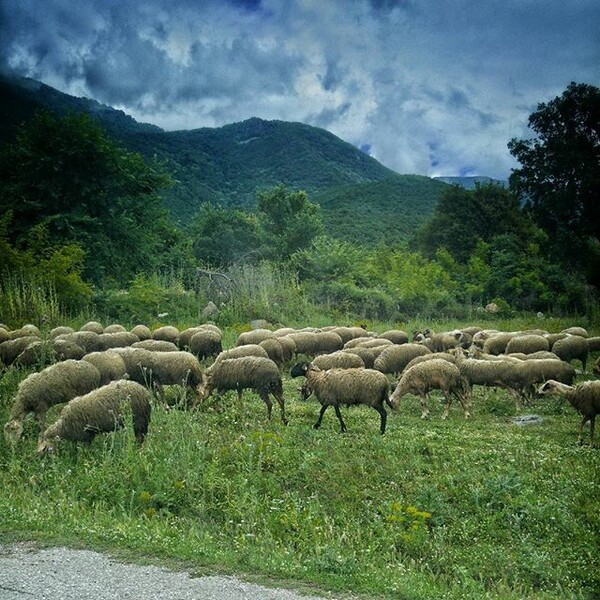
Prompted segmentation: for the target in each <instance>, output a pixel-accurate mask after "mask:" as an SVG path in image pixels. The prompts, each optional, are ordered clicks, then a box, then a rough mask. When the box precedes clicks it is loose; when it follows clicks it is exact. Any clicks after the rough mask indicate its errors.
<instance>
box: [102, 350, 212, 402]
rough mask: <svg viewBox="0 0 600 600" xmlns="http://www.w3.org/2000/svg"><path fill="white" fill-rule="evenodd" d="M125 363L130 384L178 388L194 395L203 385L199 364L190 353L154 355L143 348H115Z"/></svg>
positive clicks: (179, 352) (157, 353) (159, 353)
mask: <svg viewBox="0 0 600 600" xmlns="http://www.w3.org/2000/svg"><path fill="white" fill-rule="evenodd" d="M113 352H118V353H119V354H120V355H121V356H122V357H123V360H124V361H125V367H126V369H127V375H128V376H129V379H131V380H132V381H136V382H137V383H141V384H143V385H147V386H153V387H156V388H157V389H158V390H159V391H160V390H161V388H162V386H163V385H180V386H183V387H188V388H191V389H192V390H194V393H195V392H196V388H197V386H198V385H200V383H201V382H202V369H201V368H200V362H199V361H198V359H197V358H196V357H195V356H194V355H193V354H191V353H190V352H183V351H177V352H153V351H151V350H145V349H143V348H131V347H128V348H115V349H114V350H113Z"/></svg>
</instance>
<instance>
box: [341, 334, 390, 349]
mask: <svg viewBox="0 0 600 600" xmlns="http://www.w3.org/2000/svg"><path fill="white" fill-rule="evenodd" d="M393 344H394V342H392V341H391V340H388V339H386V338H378V337H374V338H355V339H353V340H350V341H349V342H348V343H347V344H346V345H345V346H344V348H346V349H348V348H350V349H351V348H379V347H381V346H392V345H393Z"/></svg>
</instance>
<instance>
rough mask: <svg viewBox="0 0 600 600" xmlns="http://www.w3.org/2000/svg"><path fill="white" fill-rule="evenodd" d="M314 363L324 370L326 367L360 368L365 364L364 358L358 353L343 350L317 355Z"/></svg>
mask: <svg viewBox="0 0 600 600" xmlns="http://www.w3.org/2000/svg"><path fill="white" fill-rule="evenodd" d="M312 364H313V365H315V366H316V367H319V369H321V370H322V371H324V370H326V369H352V368H355V369H358V368H360V367H363V368H364V366H365V363H364V361H363V359H362V358H361V357H360V356H358V355H357V354H349V353H348V352H344V351H343V350H338V351H337V352H332V353H331V354H321V355H320V356H317V357H315V359H314V360H313V361H312Z"/></svg>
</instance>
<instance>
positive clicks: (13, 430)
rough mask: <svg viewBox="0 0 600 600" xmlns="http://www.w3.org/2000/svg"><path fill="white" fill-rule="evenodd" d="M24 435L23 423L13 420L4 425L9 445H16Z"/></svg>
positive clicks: (5, 436) (5, 437)
mask: <svg viewBox="0 0 600 600" xmlns="http://www.w3.org/2000/svg"><path fill="white" fill-rule="evenodd" d="M22 435H23V421H21V420H19V419H12V421H9V422H8V423H6V424H5V425H4V439H6V441H7V442H8V443H9V444H16V443H17V442H18V441H19V440H20V439H21V436H22Z"/></svg>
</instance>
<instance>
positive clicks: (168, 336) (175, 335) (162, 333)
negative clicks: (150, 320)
mask: <svg viewBox="0 0 600 600" xmlns="http://www.w3.org/2000/svg"><path fill="white" fill-rule="evenodd" d="M152 339H153V340H164V341H166V342H173V343H174V344H176V345H177V344H178V342H179V329H177V327H173V325H165V326H164V327H159V328H158V329H155V330H154V331H153V332H152Z"/></svg>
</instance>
